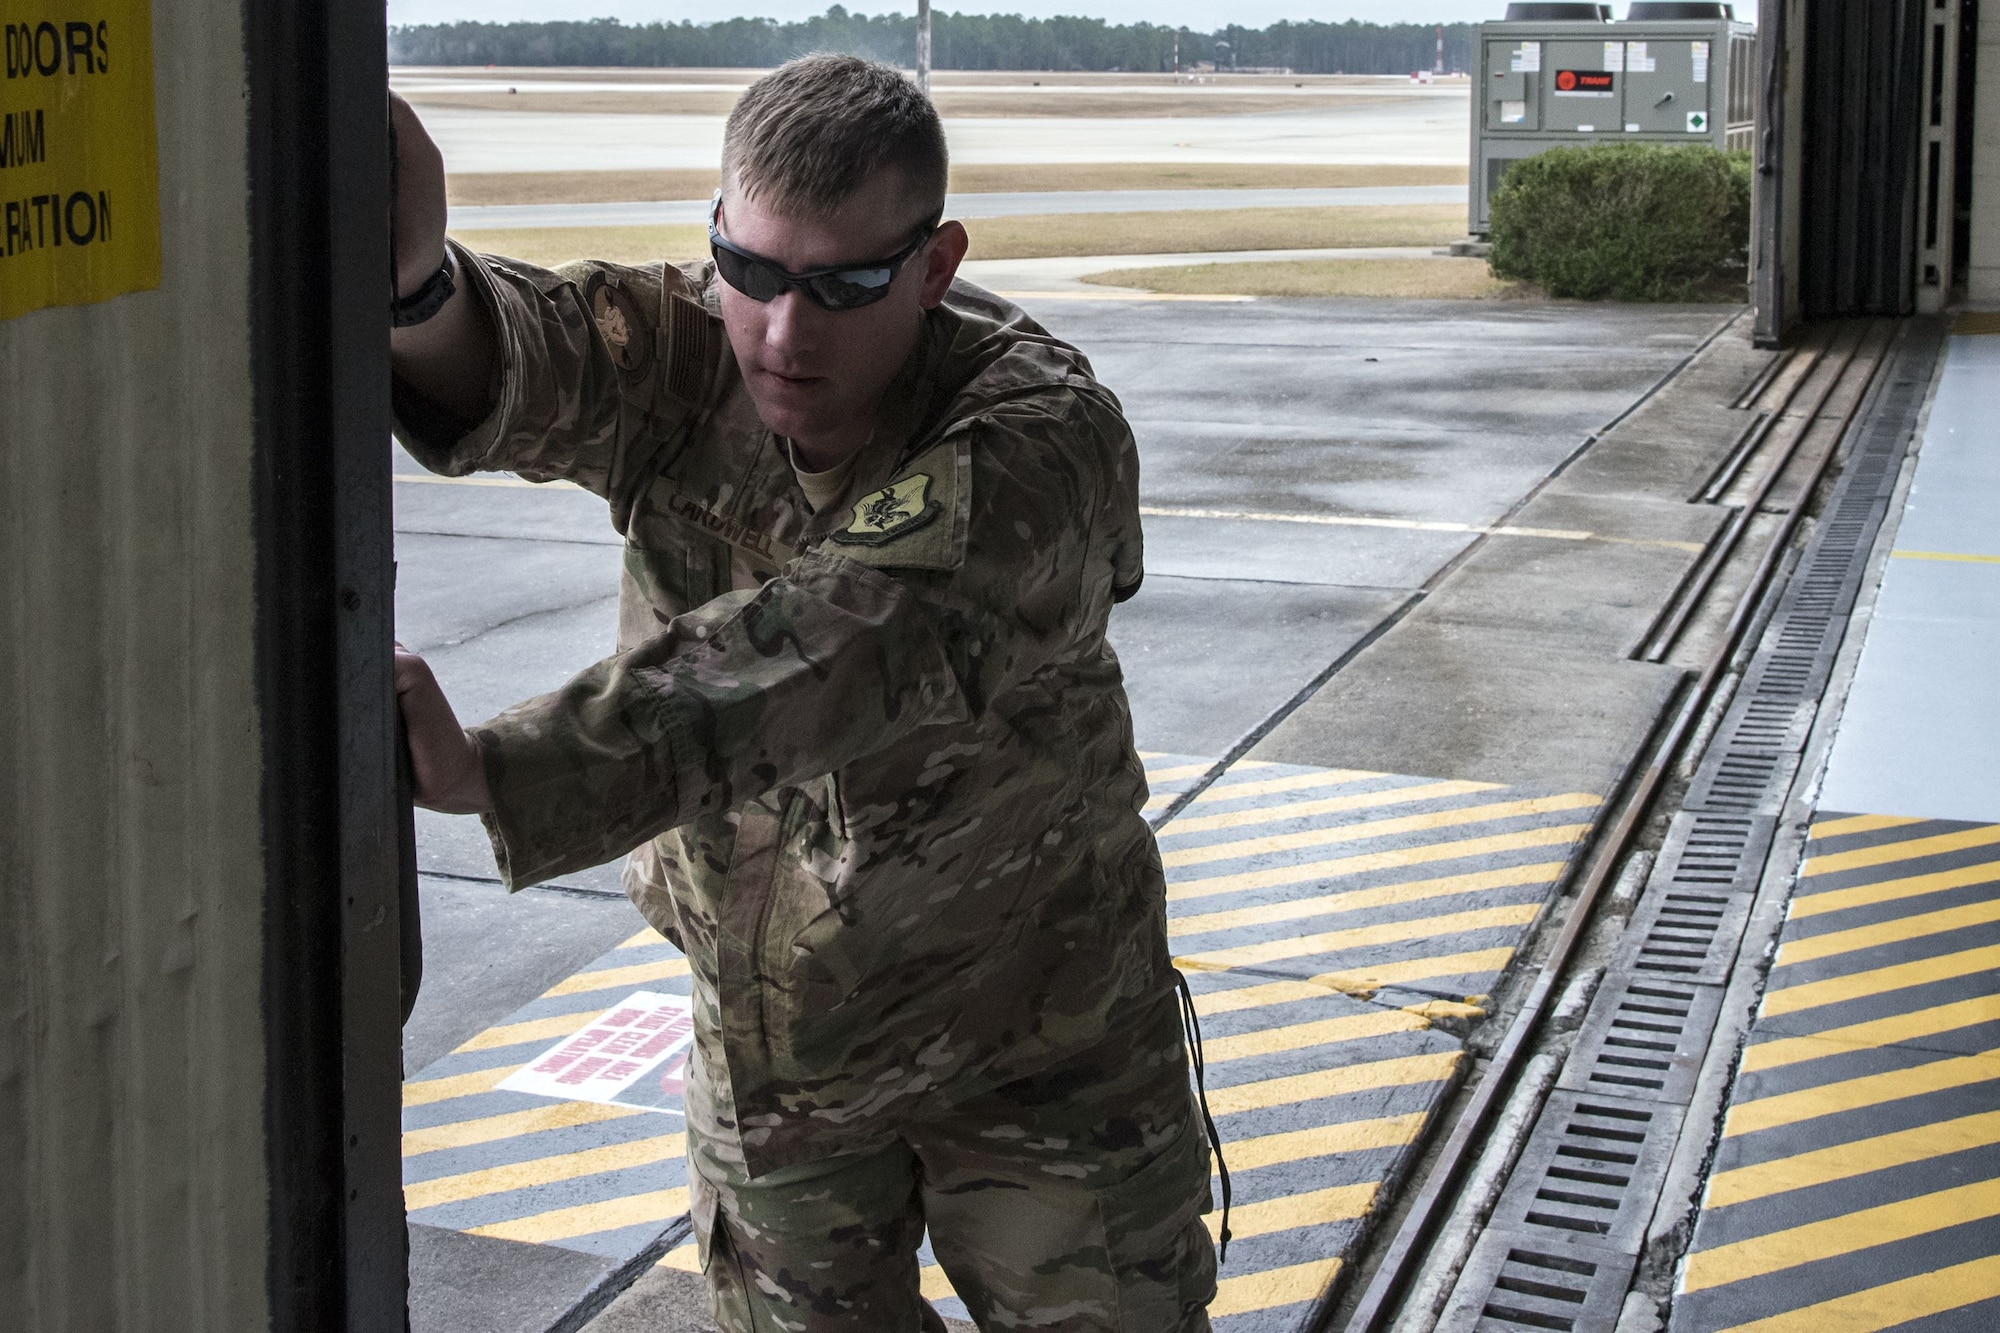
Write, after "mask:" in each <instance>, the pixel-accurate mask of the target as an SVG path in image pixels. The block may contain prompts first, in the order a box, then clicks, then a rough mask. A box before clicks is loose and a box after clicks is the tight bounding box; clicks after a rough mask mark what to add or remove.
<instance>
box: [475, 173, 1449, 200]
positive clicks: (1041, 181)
mask: <svg viewBox="0 0 2000 1333" xmlns="http://www.w3.org/2000/svg"><path fill="white" fill-rule="evenodd" d="M715 181H716V174H715V172H713V171H710V170H700V171H508V172H486V173H475V174H470V175H456V176H451V177H448V178H447V179H446V182H445V189H446V191H447V193H448V194H449V196H450V199H451V202H452V203H454V204H458V205H460V206H469V205H479V204H604V203H625V202H627V201H631V200H655V199H706V198H708V196H709V195H711V194H713V193H714V192H715ZM1463 184H1465V168H1464V167H1433V166H1396V165H1389V166H1331V165H1318V164H1314V165H1305V166H1282V165H1280V166H1260V165H1240V164H1237V163H1231V162H1194V163H1171V162H1157V163H1155V162H1118V163H1090V162H1062V163H1050V164H1039V165H1038V164H1033V163H1028V164H1020V165H1007V164H1000V165H992V166H963V167H956V168H954V169H953V170H952V173H951V189H952V190H953V191H954V192H956V193H961V194H1011V193H1017V192H1036V191H1044V190H1055V191H1068V190H1238V189H1241V190H1294V189H1339V188H1343V187H1350V186H1369V185H1463Z"/></svg>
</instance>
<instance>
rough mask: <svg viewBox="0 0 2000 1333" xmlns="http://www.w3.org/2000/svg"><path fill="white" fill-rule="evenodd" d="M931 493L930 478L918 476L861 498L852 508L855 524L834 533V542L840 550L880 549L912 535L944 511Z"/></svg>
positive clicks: (906, 478) (925, 475)
mask: <svg viewBox="0 0 2000 1333" xmlns="http://www.w3.org/2000/svg"><path fill="white" fill-rule="evenodd" d="M930 492H931V479H930V476H929V474H928V473H923V472H919V473H916V474H915V475H913V476H908V477H905V478H903V479H902V480H901V481H899V482H896V483H895V484H893V485H890V486H884V487H883V488H882V489H881V490H879V491H876V492H874V493H873V494H871V495H864V496H862V497H861V499H860V500H859V501H858V502H856V504H855V506H854V521H853V522H852V523H849V524H848V525H847V526H846V527H844V528H842V529H841V530H840V531H838V532H836V533H834V534H833V540H835V541H837V542H839V543H840V544H841V545H842V546H880V545H882V543H884V542H890V541H894V540H895V539H896V538H898V537H900V536H902V535H903V534H904V533H906V532H914V531H915V530H916V529H918V528H921V527H922V526H924V524H926V523H928V522H930V521H931V520H932V519H934V518H936V517H937V516H938V514H939V513H941V512H942V511H943V509H944V506H943V505H941V504H939V503H938V502H937V501H936V500H933V499H931V498H930Z"/></svg>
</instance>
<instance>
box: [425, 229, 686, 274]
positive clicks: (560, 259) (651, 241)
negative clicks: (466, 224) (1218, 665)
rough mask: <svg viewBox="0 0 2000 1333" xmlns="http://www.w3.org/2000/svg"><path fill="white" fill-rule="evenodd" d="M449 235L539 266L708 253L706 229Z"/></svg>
mask: <svg viewBox="0 0 2000 1333" xmlns="http://www.w3.org/2000/svg"><path fill="white" fill-rule="evenodd" d="M455 239H457V240H459V241H461V242H463V243H464V244H466V245H468V246H470V247H471V248H472V249H474V250H478V251H480V252H482V253H485V254H489V255H506V256H507V257H508V258H510V259H521V260H525V261H527V262H528V263H530V264H538V265H540V266H541V267H543V268H554V267H555V266H556V265H558V264H565V263H568V262H569V261H570V260H572V259H608V260H611V261H612V262H614V263H619V264H648V263H651V262H652V261H654V260H656V259H669V260H675V261H679V260H683V259H706V258H708V229H707V228H706V227H695V226H675V227H539V228H523V229H521V230H518V231H516V230H506V231H469V232H465V233H464V234H462V235H457V234H455Z"/></svg>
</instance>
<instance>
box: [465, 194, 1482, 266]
mask: <svg viewBox="0 0 2000 1333" xmlns="http://www.w3.org/2000/svg"><path fill="white" fill-rule="evenodd" d="M965 226H966V230H967V231H969V232H970V233H971V234H972V255H971V257H972V258H974V259H1038V258H1042V257H1044V256H1055V255H1147V254H1181V253H1194V252H1199V251H1205V250H1305V249H1322V248H1343V249H1344V248H1352V247H1358V246H1402V245H1443V244H1445V243H1447V242H1449V241H1453V240H1456V239H1458V238H1459V237H1460V236H1462V235H1464V234H1465V210H1464V209H1462V208H1457V207H1453V206H1451V205H1444V206H1439V207H1429V206H1426V207H1403V208H1374V207H1371V208H1260V209H1255V210H1250V211H1246V212H1242V213H1230V212H1223V211H1220V210H1206V211H1188V212H1165V213H1071V214H1038V215H1034V216H1030V217H1015V218H975V219H973V220H972V221H970V222H967V223H966V224H965ZM458 239H459V240H461V241H463V242H465V243H466V244H467V245H469V246H471V247H472V248H473V249H475V250H483V251H486V252H487V253H489V254H499V255H510V256H512V257H513V258H516V259H525V260H527V261H528V262H529V263H531V264H540V265H543V266H548V265H552V264H558V263H561V262H563V261H565V260H570V259H577V258H581V257H584V256H590V257H592V258H597V259H611V260H616V261H618V262H620V263H641V262H645V261H649V260H654V259H696V258H700V257H702V256H704V255H706V254H707V253H708V232H707V230H706V229H705V228H702V227H699V226H691V225H688V226H654V227H543V228H522V229H518V230H515V229H509V230H504V231H469V232H466V233H464V234H463V235H460V236H459V237H458Z"/></svg>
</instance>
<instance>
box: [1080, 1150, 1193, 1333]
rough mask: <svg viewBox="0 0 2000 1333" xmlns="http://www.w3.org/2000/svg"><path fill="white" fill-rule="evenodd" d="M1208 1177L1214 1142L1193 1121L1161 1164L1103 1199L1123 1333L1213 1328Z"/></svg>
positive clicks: (1154, 1164)
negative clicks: (1210, 1145)
mask: <svg viewBox="0 0 2000 1333" xmlns="http://www.w3.org/2000/svg"><path fill="white" fill-rule="evenodd" d="M1208 1176H1209V1158H1208V1140H1207V1139H1206V1138H1205V1137H1203V1135H1202V1130H1201V1124H1200V1121H1199V1120H1198V1119H1197V1118H1196V1117H1195V1116H1194V1115H1192V1114H1190V1115H1189V1116H1188V1117H1187V1119H1186V1120H1185V1121H1184V1122H1183V1123H1182V1125H1181V1132H1180V1134H1179V1135H1178V1136H1177V1137H1176V1138H1175V1139H1174V1141H1173V1143H1172V1144H1170V1145H1169V1146H1168V1147H1167V1148H1166V1150H1165V1151H1163V1152H1162V1153H1161V1154H1160V1155H1159V1156H1158V1157H1155V1158H1154V1159H1153V1160H1152V1161H1151V1162H1149V1163H1147V1164H1146V1165H1145V1166H1144V1167H1143V1168H1141V1169H1140V1170H1139V1171H1138V1172H1137V1173H1136V1174H1135V1175H1133V1176H1132V1177H1130V1178H1129V1179H1127V1180H1123V1181H1120V1182H1119V1183H1118V1184H1116V1185H1112V1186H1109V1187H1108V1188H1105V1189H1102V1190H1099V1191H1098V1192H1097V1211H1098V1220H1099V1223H1100V1225H1102V1227H1103V1228H1104V1244H1105V1250H1106V1252H1107V1254H1108V1255H1109V1258H1110V1261H1111V1271H1112V1276H1113V1278H1114V1279H1115V1280H1116V1281H1117V1284H1118V1328H1119V1330H1120V1333H1179V1330H1183V1329H1188V1330H1194V1329H1206V1328H1207V1327H1208V1320H1207V1317H1206V1315H1205V1314H1204V1313H1203V1311H1205V1310H1206V1309H1207V1307H1208V1303H1209V1302H1210V1301H1211V1300H1213V1299H1215V1246H1214V1244H1213V1242H1212V1241H1211V1240H1210V1239H1209V1234H1208V1227H1207V1226H1206V1225H1205V1224H1204V1223H1203V1222H1202V1220H1201V1217H1202V1214H1203V1213H1205V1212H1207V1211H1208V1210H1209V1209H1210V1207H1212V1202H1211V1200H1210V1197H1209V1191H1208Z"/></svg>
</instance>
